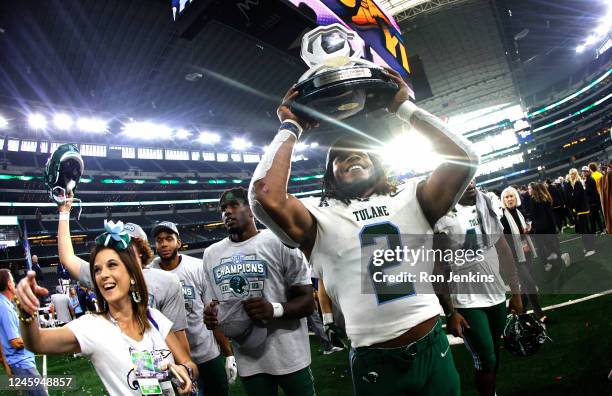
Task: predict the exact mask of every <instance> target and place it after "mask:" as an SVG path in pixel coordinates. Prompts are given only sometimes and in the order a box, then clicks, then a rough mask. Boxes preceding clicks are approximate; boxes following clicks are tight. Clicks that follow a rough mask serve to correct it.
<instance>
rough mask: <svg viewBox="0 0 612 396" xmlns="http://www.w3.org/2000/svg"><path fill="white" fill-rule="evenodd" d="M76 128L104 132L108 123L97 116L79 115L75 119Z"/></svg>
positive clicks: (84, 130)
mask: <svg viewBox="0 0 612 396" xmlns="http://www.w3.org/2000/svg"><path fill="white" fill-rule="evenodd" d="M77 128H79V130H81V131H83V132H93V133H104V132H106V130H107V129H108V124H107V123H106V121H104V120H101V119H99V118H88V117H81V118H79V119H78V120H77Z"/></svg>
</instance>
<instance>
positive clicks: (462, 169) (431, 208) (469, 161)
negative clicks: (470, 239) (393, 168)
mask: <svg viewBox="0 0 612 396" xmlns="http://www.w3.org/2000/svg"><path fill="white" fill-rule="evenodd" d="M388 73H389V75H390V76H391V77H392V78H393V79H394V80H395V81H396V82H397V83H398V84H399V86H400V90H399V91H398V93H397V94H396V95H395V97H394V99H393V101H392V102H391V104H390V105H389V107H388V110H389V111H391V112H394V113H396V114H397V116H398V117H399V118H401V119H402V120H404V121H406V122H407V123H409V124H410V125H412V126H413V127H414V128H415V129H416V130H418V131H419V132H421V133H423V135H425V136H426V137H427V138H429V139H430V141H431V144H432V147H433V150H434V151H435V152H437V153H438V154H440V155H441V156H442V157H444V158H446V159H447V161H446V162H444V163H442V164H440V166H438V167H437V168H436V169H435V170H434V171H433V173H432V174H431V175H430V176H429V178H428V179H427V181H426V182H425V183H423V184H422V185H421V186H419V190H418V191H417V198H418V200H419V204H420V205H421V208H422V210H423V212H424V213H425V216H426V217H427V220H428V221H429V223H430V224H431V225H432V226H433V225H434V224H435V222H436V221H437V220H438V219H439V218H440V217H442V216H444V215H445V214H446V213H447V212H448V211H449V209H450V208H453V207H454V206H455V205H456V204H457V201H459V198H460V197H461V195H462V194H463V192H464V191H465V189H466V187H467V185H468V184H469V182H470V181H471V180H472V178H473V177H474V175H475V174H476V169H477V167H478V162H479V158H478V155H477V154H476V152H474V150H472V148H471V147H470V142H469V141H468V140H467V139H465V138H464V137H462V136H460V135H457V134H455V133H453V132H451V131H450V130H449V129H448V128H447V127H446V125H444V123H443V122H442V121H441V120H440V119H439V118H437V117H436V116H434V115H432V114H430V113H429V112H427V111H425V110H423V109H421V108H419V107H417V106H416V105H415V104H414V103H412V102H410V100H408V87H407V85H406V83H405V82H404V81H403V80H402V78H401V76H400V74H399V73H397V72H396V71H394V70H390V69H388Z"/></svg>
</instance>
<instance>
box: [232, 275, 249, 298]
mask: <svg viewBox="0 0 612 396" xmlns="http://www.w3.org/2000/svg"><path fill="white" fill-rule="evenodd" d="M229 288H230V290H231V291H232V292H233V293H234V294H235V295H236V296H239V297H246V296H248V295H249V283H248V282H247V280H246V279H245V278H244V277H242V276H240V275H234V276H232V277H231V278H230V281H229Z"/></svg>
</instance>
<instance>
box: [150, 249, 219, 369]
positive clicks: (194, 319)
mask: <svg viewBox="0 0 612 396" xmlns="http://www.w3.org/2000/svg"><path fill="white" fill-rule="evenodd" d="M179 258H180V262H179V265H178V266H177V267H176V268H175V269H173V270H171V271H166V272H168V273H172V274H174V275H176V276H177V277H178V278H179V280H180V281H181V285H182V286H183V297H184V299H185V308H184V310H186V311H187V339H188V340H189V348H190V349H191V358H192V359H193V361H194V362H195V363H197V364H200V363H204V362H208V361H209V360H211V359H214V358H216V357H217V356H219V347H218V346H217V342H216V341H215V338H214V336H213V333H212V331H210V330H208V329H207V328H206V325H205V324H204V308H205V304H204V295H205V293H206V282H205V280H204V267H203V265H202V261H201V260H198V259H196V258H194V257H191V256H187V255H184V254H181V255H179ZM159 262H160V258H159V257H156V258H155V259H153V261H152V262H151V264H149V267H151V268H158V269H161V267H160V265H159Z"/></svg>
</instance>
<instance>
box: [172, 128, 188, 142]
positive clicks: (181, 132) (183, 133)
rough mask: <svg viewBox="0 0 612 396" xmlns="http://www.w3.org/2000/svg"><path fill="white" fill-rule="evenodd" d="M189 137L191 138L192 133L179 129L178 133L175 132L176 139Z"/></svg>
mask: <svg viewBox="0 0 612 396" xmlns="http://www.w3.org/2000/svg"><path fill="white" fill-rule="evenodd" d="M189 136H191V132H189V131H188V130H186V129H177V130H176V132H174V137H175V138H176V139H181V140H183V139H187V138H188V137H189Z"/></svg>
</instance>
